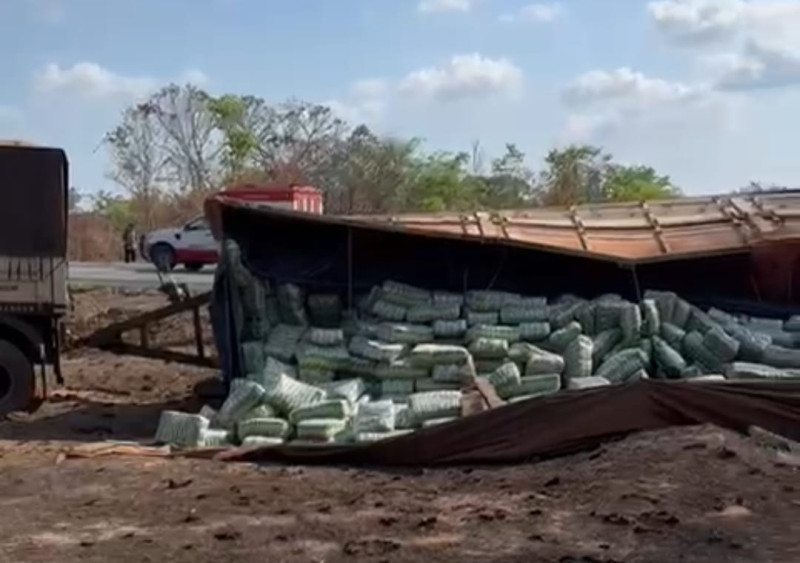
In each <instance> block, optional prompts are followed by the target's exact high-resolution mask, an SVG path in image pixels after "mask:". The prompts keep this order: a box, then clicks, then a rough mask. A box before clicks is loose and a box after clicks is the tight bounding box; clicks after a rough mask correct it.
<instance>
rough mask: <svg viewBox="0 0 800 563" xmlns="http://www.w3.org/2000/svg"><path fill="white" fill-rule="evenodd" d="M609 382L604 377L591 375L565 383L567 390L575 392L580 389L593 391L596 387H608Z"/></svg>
mask: <svg viewBox="0 0 800 563" xmlns="http://www.w3.org/2000/svg"><path fill="white" fill-rule="evenodd" d="M609 385H611V382H610V381H609V380H608V379H606V378H605V377H599V376H596V375H593V376H591V377H576V378H574V379H570V380H569V381H568V382H567V389H570V390H573V391H577V390H581V389H595V388H597V387H608V386H609Z"/></svg>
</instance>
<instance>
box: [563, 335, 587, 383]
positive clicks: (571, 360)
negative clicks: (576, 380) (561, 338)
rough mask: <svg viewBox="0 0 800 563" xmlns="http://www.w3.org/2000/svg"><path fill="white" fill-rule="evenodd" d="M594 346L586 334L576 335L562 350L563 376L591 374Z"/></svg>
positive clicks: (569, 377)
mask: <svg viewBox="0 0 800 563" xmlns="http://www.w3.org/2000/svg"><path fill="white" fill-rule="evenodd" d="M593 351H594V346H593V344H592V339H591V338H589V337H588V336H584V335H582V334H581V335H578V337H577V338H576V339H575V340H573V341H572V342H571V343H570V344H569V345H568V346H567V348H566V350H564V377H565V378H567V380H569V379H571V378H573V377H589V376H591V375H592V352H593Z"/></svg>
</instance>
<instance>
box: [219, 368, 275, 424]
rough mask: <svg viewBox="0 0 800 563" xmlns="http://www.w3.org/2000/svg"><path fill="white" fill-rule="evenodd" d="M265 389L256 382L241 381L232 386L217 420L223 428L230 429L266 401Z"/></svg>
mask: <svg viewBox="0 0 800 563" xmlns="http://www.w3.org/2000/svg"><path fill="white" fill-rule="evenodd" d="M264 393H265V391H264V388H263V387H262V386H261V385H259V384H258V383H256V382H254V381H249V380H240V381H239V382H238V383H237V384H236V385H235V386H233V385H232V386H231V390H230V393H229V394H228V398H227V399H225V402H224V403H222V407H220V409H219V414H218V415H217V418H218V420H219V423H220V425H222V427H223V428H229V427H230V426H232V425H233V424H234V423H235V422H236V421H237V420H239V419H240V418H242V416H244V415H245V413H247V412H248V411H250V410H251V409H253V408H255V407H256V406H258V405H260V404H261V403H262V401H263V400H264Z"/></svg>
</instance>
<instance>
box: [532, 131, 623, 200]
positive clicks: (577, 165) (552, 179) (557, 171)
mask: <svg viewBox="0 0 800 563" xmlns="http://www.w3.org/2000/svg"><path fill="white" fill-rule="evenodd" d="M610 163H611V155H609V154H607V153H606V152H604V151H603V149H601V148H600V147H595V146H592V145H570V146H568V147H566V148H563V149H553V150H551V151H550V152H549V153H547V157H546V158H545V165H546V168H545V170H544V171H543V172H542V174H541V178H540V182H541V190H542V203H544V204H545V205H558V206H570V205H575V204H578V203H587V202H595V201H601V200H602V199H603V198H604V195H605V194H604V190H603V186H604V183H605V178H606V176H607V175H608V172H609V169H610Z"/></svg>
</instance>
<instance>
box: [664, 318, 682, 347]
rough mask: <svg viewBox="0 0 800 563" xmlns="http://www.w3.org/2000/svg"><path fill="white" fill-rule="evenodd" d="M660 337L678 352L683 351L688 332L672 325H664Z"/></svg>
mask: <svg viewBox="0 0 800 563" xmlns="http://www.w3.org/2000/svg"><path fill="white" fill-rule="evenodd" d="M659 335H660V336H661V338H663V339H664V340H665V341H666V342H667V344H669V345H670V346H672V347H673V348H675V349H676V350H681V349H682V347H683V339H684V338H686V331H684V330H683V329H682V328H679V327H677V326H675V325H674V324H672V323H662V324H661V330H660V331H659Z"/></svg>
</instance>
